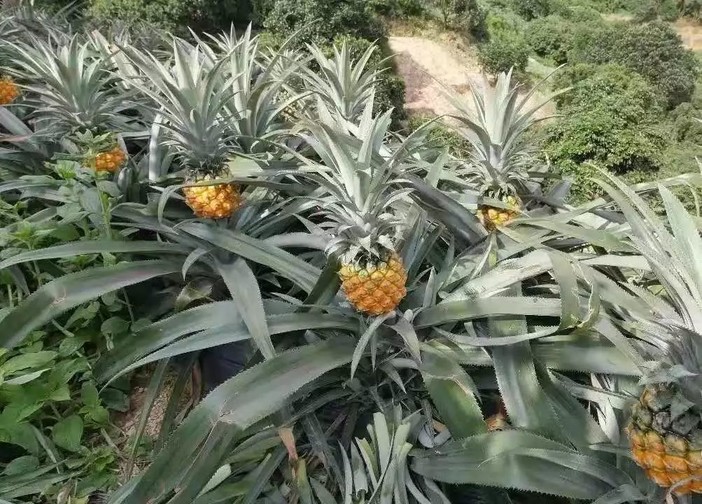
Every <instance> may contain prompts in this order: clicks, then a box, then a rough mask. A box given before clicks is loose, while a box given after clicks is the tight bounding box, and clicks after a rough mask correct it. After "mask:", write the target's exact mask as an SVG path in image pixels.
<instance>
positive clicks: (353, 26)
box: [263, 0, 383, 44]
mask: <svg viewBox="0 0 702 504" xmlns="http://www.w3.org/2000/svg"><path fill="white" fill-rule="evenodd" d="M264 13H265V19H264V21H263V26H264V27H265V28H266V29H267V30H270V31H272V32H274V33H280V34H283V35H286V36H287V35H292V34H293V33H295V32H296V31H298V30H299V31H300V32H299V33H298V35H297V37H296V38H295V41H296V42H297V43H299V44H303V43H305V42H317V43H324V42H330V41H332V40H334V37H336V36H337V35H339V34H349V35H354V36H358V37H363V38H368V39H371V40H372V39H376V38H378V37H380V36H381V35H382V33H383V29H382V26H381V25H380V23H379V22H378V20H377V19H376V18H375V16H374V15H373V12H372V9H371V7H370V6H369V5H368V3H367V2H365V1H364V0H275V2H274V4H273V6H272V8H270V10H268V11H265V10H264Z"/></svg>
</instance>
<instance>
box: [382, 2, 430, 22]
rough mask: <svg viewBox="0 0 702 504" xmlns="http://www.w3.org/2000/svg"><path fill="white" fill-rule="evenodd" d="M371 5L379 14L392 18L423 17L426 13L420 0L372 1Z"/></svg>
mask: <svg viewBox="0 0 702 504" xmlns="http://www.w3.org/2000/svg"><path fill="white" fill-rule="evenodd" d="M369 3H370V5H371V7H372V8H373V10H374V11H375V12H376V13H377V14H380V15H383V16H388V17H392V18H404V17H408V16H421V15H422V14H424V12H425V7H424V4H423V3H422V2H421V1H420V0H371V1H370V2H369Z"/></svg>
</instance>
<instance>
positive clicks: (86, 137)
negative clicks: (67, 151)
mask: <svg viewBox="0 0 702 504" xmlns="http://www.w3.org/2000/svg"><path fill="white" fill-rule="evenodd" d="M74 138H75V142H76V144H77V146H78V149H79V151H81V152H82V154H81V155H80V157H81V159H82V161H83V165H85V166H87V167H89V168H92V169H93V170H95V171H96V172H106V173H114V172H116V171H117V170H119V169H120V168H122V166H124V163H125V162H126V161H127V153H126V152H124V150H122V148H121V147H120V146H119V143H118V142H117V137H116V136H115V134H114V133H103V134H95V133H94V132H93V131H91V130H86V131H83V132H82V133H76V134H75V136H74Z"/></svg>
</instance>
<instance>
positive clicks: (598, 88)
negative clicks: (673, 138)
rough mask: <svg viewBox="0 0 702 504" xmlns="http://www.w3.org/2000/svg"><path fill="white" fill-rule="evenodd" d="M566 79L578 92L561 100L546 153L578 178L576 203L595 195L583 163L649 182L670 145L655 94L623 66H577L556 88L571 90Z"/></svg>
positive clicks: (549, 127) (568, 172)
mask: <svg viewBox="0 0 702 504" xmlns="http://www.w3.org/2000/svg"><path fill="white" fill-rule="evenodd" d="M593 72H594V73H593ZM568 79H572V80H573V81H572V82H570V84H572V85H573V86H574V88H573V89H572V90H571V92H570V93H569V94H567V95H565V96H563V97H562V98H561V102H560V103H561V108H562V116H561V118H560V119H559V120H558V121H556V122H555V123H553V124H551V125H549V126H548V127H547V128H546V133H545V135H546V142H545V146H544V149H545V152H546V153H547V154H548V155H549V157H550V158H551V160H552V161H553V162H554V165H555V166H556V167H557V168H558V169H560V170H561V171H562V172H564V173H566V174H570V175H574V176H575V178H576V179H577V181H578V184H577V186H576V188H575V194H576V195H577V197H578V198H581V199H587V198H588V197H590V196H591V195H592V194H594V193H593V191H596V189H597V187H596V184H594V183H593V182H592V181H590V180H588V178H589V176H590V175H588V174H583V173H582V172H581V167H582V165H583V164H584V163H595V164H596V165H598V166H600V167H603V168H606V169H608V170H610V171H612V172H613V173H617V174H630V173H632V172H638V173H639V174H648V175H646V176H648V177H649V178H650V176H651V173H652V172H656V171H657V170H658V169H659V168H660V166H661V163H662V157H661V154H660V153H661V152H662V151H663V149H664V148H665V147H666V145H667V144H668V141H667V135H666V134H665V128H664V127H663V126H661V125H660V124H659V122H658V116H659V115H661V108H660V105H659V104H658V99H659V97H658V94H657V93H656V90H655V88H653V86H651V84H649V83H648V82H646V80H645V79H644V78H643V77H642V76H640V75H638V74H637V73H635V72H633V71H632V70H630V69H627V68H625V67H623V66H620V65H605V66H602V67H594V66H590V65H585V66H583V65H579V66H578V67H575V68H574V69H573V70H571V71H570V72H565V73H564V74H563V75H561V76H559V78H558V79H557V80H555V81H554V86H559V87H560V86H562V85H564V84H568V82H567V81H568Z"/></svg>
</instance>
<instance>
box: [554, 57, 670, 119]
mask: <svg viewBox="0 0 702 504" xmlns="http://www.w3.org/2000/svg"><path fill="white" fill-rule="evenodd" d="M553 86H554V88H556V89H563V88H567V87H570V88H572V89H571V90H570V91H569V92H567V93H564V94H562V95H560V96H559V97H557V98H556V103H557V104H558V106H559V107H580V106H582V107H587V106H588V105H592V104H593V102H594V101H597V103H602V101H603V100H604V101H606V102H608V103H610V104H614V103H616V104H617V105H618V107H619V109H620V110H619V111H620V112H625V113H629V114H631V115H632V116H636V115H638V114H640V113H645V114H651V115H655V116H661V115H662V114H663V111H662V110H661V104H660V97H659V95H658V93H657V92H656V90H655V89H654V88H653V87H652V86H651V85H650V84H649V83H648V82H646V80H645V79H644V78H643V77H642V76H641V75H639V74H638V73H636V72H634V71H632V70H630V69H629V68H626V67H624V66H622V65H617V64H607V65H601V66H597V65H591V64H579V65H573V66H570V67H566V68H564V69H563V70H561V71H560V72H558V74H556V75H555V76H554V79H553ZM622 106H625V110H624V111H622V110H621V107H622Z"/></svg>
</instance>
